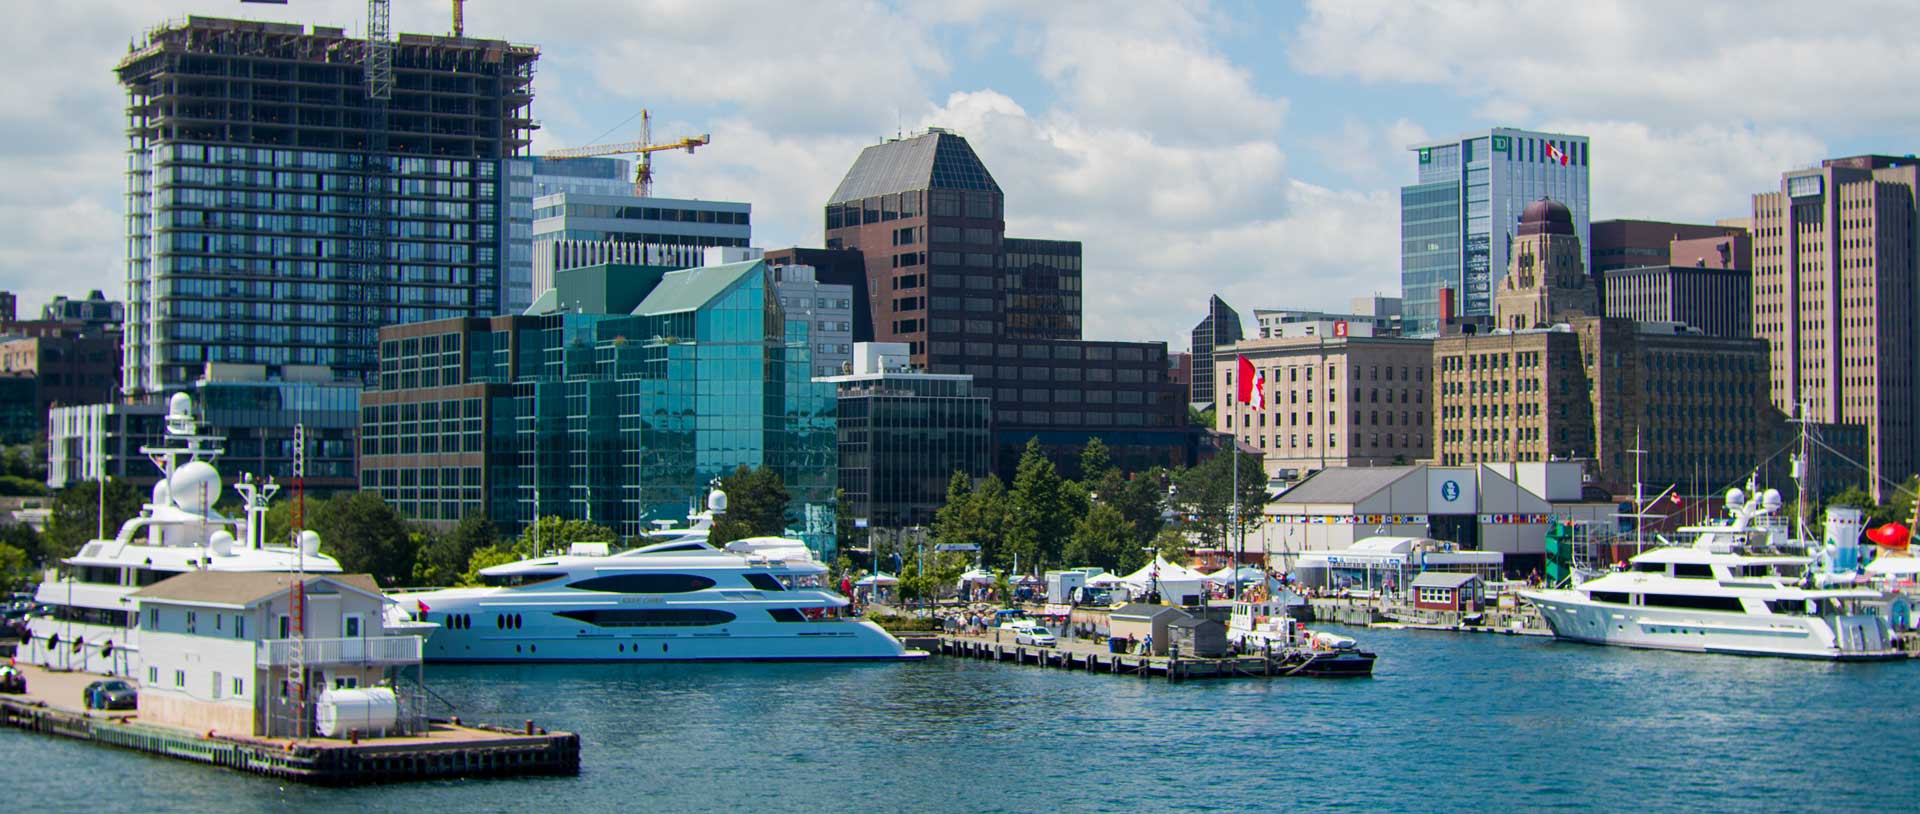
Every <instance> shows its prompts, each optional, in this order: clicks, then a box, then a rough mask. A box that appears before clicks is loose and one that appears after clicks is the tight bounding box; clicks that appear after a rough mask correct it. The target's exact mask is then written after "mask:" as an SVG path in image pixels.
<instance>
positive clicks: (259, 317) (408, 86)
mask: <svg viewBox="0 0 1920 814" xmlns="http://www.w3.org/2000/svg"><path fill="white" fill-rule="evenodd" d="M368 48H369V46H368V44H367V42H366V41H364V40H358V39H353V38H351V37H348V36H347V34H346V33H345V31H344V30H342V29H339V28H328V27H322V26H314V27H312V28H310V29H308V28H303V27H302V26H300V25H298V24H284V23H266V22H252V21H244V20H228V19H217V18H207V17H190V18H188V19H187V20H186V21H185V22H172V23H166V24H163V25H160V26H158V27H156V28H154V29H152V30H150V31H149V32H148V33H147V35H146V37H145V39H144V40H143V41H142V42H139V43H137V44H136V46H135V48H134V50H132V52H131V53H129V54H127V56H126V57H125V58H123V59H122V60H121V61H120V64H119V65H118V67H117V72H118V76H119V80H120V83H121V85H122V86H124V87H125V89H126V91H127V130H126V132H127V139H128V142H127V158H128V161H127V192H128V195H127V202H128V203H127V205H128V211H127V217H128V221H127V222H128V234H127V245H128V247H129V248H128V259H127V296H128V300H127V305H126V308H127V319H126V326H127V327H126V337H125V342H124V350H123V387H124V388H126V390H127V391H128V392H130V393H132V394H151V393H160V392H165V391H168V390H173V389H178V388H181V387H188V386H191V385H192V384H193V379H194V377H196V376H198V375H199V373H200V371H201V369H202V368H203V366H204V365H205V364H207V363H209V362H212V363H224V364H248V365H257V366H262V367H265V368H267V369H268V373H269V375H270V376H271V375H272V374H273V373H274V372H276V371H278V370H279V369H281V368H283V367H287V366H312V367H320V368H326V369H329V370H331V371H333V372H334V373H335V375H337V376H339V377H341V378H343V379H348V380H352V381H356V382H366V381H371V380H372V379H374V378H375V376H376V375H377V372H378V358H377V339H376V331H377V329H378V327H379V326H381V325H390V324H400V323H409V322H418V321H421V320H427V319H438V318H445V317H460V316H470V315H485V314H493V313H496V312H497V311H498V310H499V308H500V307H501V303H502V302H504V301H505V300H506V296H505V291H504V289H505V280H504V278H503V275H502V268H503V265H504V264H505V262H506V261H507V258H508V256H509V253H510V245H509V235H510V234H511V233H512V229H511V228H510V226H511V224H510V223H509V219H510V216H511V213H512V209H513V205H514V196H513V194H512V191H511V189H510V187H509V184H508V183H506V179H507V177H508V176H510V175H511V174H512V173H513V170H512V169H511V167H510V166H509V165H510V164H512V163H513V162H512V161H511V159H512V158H513V157H514V156H516V155H519V154H520V153H521V152H522V151H524V150H525V149H526V147H527V144H528V140H529V138H530V137H531V135H532V130H533V127H534V122H533V120H532V118H531V112H530V110H529V106H530V105H531V103H532V101H533V86H532V82H533V65H534V62H535V61H536V60H537V59H538V58H539V50H538V49H536V48H533V47H531V46H525V45H514V44H511V43H507V42H503V41H499V40H483V39H475V38H456V37H443V36H423V35H416V34H401V35H399V36H398V37H397V39H396V40H395V41H394V42H393V43H392V44H391V46H390V49H382V50H385V51H386V54H387V55H388V56H390V58H391V66H392V71H391V74H390V76H389V77H388V78H387V81H374V82H371V83H370V81H369V74H368V72H367V71H366V70H365V69H364V67H363V66H364V65H365V64H366V62H365V54H366V53H367V51H368ZM375 78H376V79H378V77H375ZM370 88H371V90H370Z"/></svg>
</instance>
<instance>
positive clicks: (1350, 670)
mask: <svg viewBox="0 0 1920 814" xmlns="http://www.w3.org/2000/svg"><path fill="white" fill-rule="evenodd" d="M913 644H914V646H924V647H926V648H927V649H929V650H932V651H933V652H937V653H939V654H940V655H943V656H957V657H960V658H971V659H978V660H982V661H996V662H1005V663H1012V664H1024V665H1029V666H1034V667H1051V668H1054V669H1057V670H1076V671H1081V672H1088V673H1106V674H1109V675H1124V676H1137V677H1140V678H1164V679H1166V680H1168V681H1189V680H1193V679H1207V678H1288V677H1296V676H1298V677H1311V678H1322V677H1335V676H1339V677H1349V676H1351V677H1364V676H1368V675H1371V674H1372V671H1373V664H1372V658H1371V656H1369V657H1367V658H1366V660H1365V664H1364V667H1365V670H1364V671H1356V668H1357V667H1359V666H1361V665H1358V664H1356V663H1355V657H1353V656H1352V655H1351V654H1342V653H1339V652H1337V651H1312V650H1289V651H1285V652H1277V653H1274V654H1273V655H1272V656H1267V655H1265V654H1249V655H1239V656H1227V657H1223V658H1199V657H1192V656H1180V657H1174V656H1145V655H1134V654H1130V653H1112V652H1108V651H1107V650H1106V649H1103V648H1097V647H1094V646H1092V645H1091V644H1089V643H1087V642H1085V641H1077V640H1067V641H1062V642H1060V643H1059V644H1058V645H1056V646H1053V647H1040V646H1037V645H1022V644H1013V643H1009V642H1005V641H996V640H995V639H994V638H993V637H992V636H991V635H987V636H971V635H954V634H949V633H943V634H939V635H938V636H937V637H929V638H926V639H920V638H916V639H914V640H913Z"/></svg>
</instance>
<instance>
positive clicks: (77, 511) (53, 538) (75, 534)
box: [45, 479, 143, 559]
mask: <svg viewBox="0 0 1920 814" xmlns="http://www.w3.org/2000/svg"><path fill="white" fill-rule="evenodd" d="M100 497H101V493H100V483H99V481H83V482H81V483H76V484H74V485H72V486H69V487H67V488H65V489H62V490H60V493H59V494H57V495H55V496H54V498H53V505H52V506H51V507H50V508H51V509H52V511H51V512H50V513H49V516H48V517H47V533H46V542H45V550H46V553H47V556H49V557H52V558H54V559H64V558H67V557H71V556H73V555H74V553H75V552H78V551H79V550H80V547H81V546H83V545H85V544H86V543H87V541H88V540H91V539H93V538H94V535H95V534H97V533H98V531H99V529H100V525H98V518H99V517H100V512H99V501H100ZM142 502H143V501H142V500H141V496H140V494H139V493H138V492H136V491H135V490H134V488H133V484H131V483H128V482H126V481H124V480H119V479H115V480H110V481H108V482H107V487H106V505H107V513H106V520H107V522H106V523H105V529H106V532H107V536H108V537H112V536H113V535H114V533H115V532H118V531H119V530H120V524H121V523H124V522H126V521H127V520H129V519H131V518H132V517H133V516H134V515H135V514H138V513H139V512H140V504H141V503H142Z"/></svg>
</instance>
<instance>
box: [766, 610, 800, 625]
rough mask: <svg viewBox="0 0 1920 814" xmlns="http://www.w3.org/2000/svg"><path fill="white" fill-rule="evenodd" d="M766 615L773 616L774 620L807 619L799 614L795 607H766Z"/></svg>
mask: <svg viewBox="0 0 1920 814" xmlns="http://www.w3.org/2000/svg"><path fill="white" fill-rule="evenodd" d="M767 615H768V616H771V617H773V621H775V622H805V621H807V617H805V616H803V615H801V613H800V611H799V610H798V609H795V608H768V609H767Z"/></svg>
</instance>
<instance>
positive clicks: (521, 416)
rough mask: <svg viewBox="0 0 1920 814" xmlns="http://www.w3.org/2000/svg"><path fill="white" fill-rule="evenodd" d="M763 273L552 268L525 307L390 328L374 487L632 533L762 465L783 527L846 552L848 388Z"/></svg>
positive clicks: (509, 525)
mask: <svg viewBox="0 0 1920 814" xmlns="http://www.w3.org/2000/svg"><path fill="white" fill-rule="evenodd" d="M786 316H787V315H786V314H785V312H784V311H783V310H782V309H781V307H780V302H779V298H778V297H777V296H775V295H774V293H773V291H772V283H771V275H770V272H769V271H768V267H767V265H766V264H765V263H764V262H763V261H757V260H756V261H753V262H747V263H733V264H728V265H721V266H707V267H703V268H694V269H685V270H680V271H674V270H670V269H667V268H664V267H653V266H625V265H599V266H590V267H587V268H581V269H572V270H567V271H561V272H558V273H556V274H555V287H554V288H553V289H550V290H548V291H546V292H544V293H543V294H542V295H541V296H540V297H539V298H538V299H537V300H536V301H535V303H534V305H533V307H532V308H530V309H529V310H528V312H527V313H526V314H524V315H520V316H508V317H494V318H490V319H450V320H438V321H434V322H424V323H418V324H413V325H401V326H395V327H391V328H385V329H382V330H381V337H380V339H381V341H380V365H381V370H380V385H379V388H378V389H377V390H369V391H368V392H366V393H365V394H363V395H362V397H361V471H360V477H361V485H362V488H363V489H367V490H370V491H375V492H377V493H379V494H380V495H381V496H382V497H383V498H385V499H387V500H388V501H389V502H391V503H393V504H394V505H395V506H397V507H398V508H399V509H400V510H401V511H402V512H404V513H406V514H408V515H409V516H412V517H415V518H419V519H422V520H428V521H439V522H443V523H450V522H453V521H457V520H458V519H459V518H460V517H461V516H463V515H465V514H467V513H471V512H484V513H485V514H486V515H487V516H488V517H489V518H490V519H492V520H493V521H494V522H495V523H496V524H499V525H500V526H502V527H503V528H506V529H514V530H517V529H519V528H521V527H523V526H525V525H526V524H527V523H529V522H531V521H532V520H533V518H534V517H535V516H546V515H554V516H561V517H568V518H577V519H583V520H591V521H593V522H595V523H600V524H602V525H606V526H608V527H609V528H612V529H614V530H615V531H617V532H619V533H620V534H622V535H623V536H632V535H638V534H642V533H645V531H646V530H647V529H648V528H649V524H650V523H651V522H652V521H656V520H671V521H682V520H684V519H685V518H686V515H687V513H688V510H689V508H690V507H691V506H693V505H695V504H696V503H697V502H698V501H700V500H702V499H704V497H705V495H706V491H707V484H708V482H709V481H711V480H712V479H713V478H715V477H718V476H721V475H725V474H729V473H731V472H732V471H733V470H734V469H735V468H737V467H739V466H741V465H746V466H749V467H761V466H764V467H767V468H770V469H772V470H773V471H775V472H777V473H779V474H780V476H781V477H782V478H783V479H784V480H785V481H786V486H787V491H788V493H789V495H790V496H791V498H792V500H791V502H790V503H789V504H788V528H789V529H790V530H793V531H794V532H796V533H797V535H798V536H801V537H802V538H803V539H806V540H807V542H808V543H809V544H810V545H812V546H813V547H814V548H815V550H816V551H817V552H819V553H820V554H821V555H822V556H825V557H831V556H833V555H834V553H835V545H834V539H833V533H834V525H835V524H834V512H833V506H834V488H835V486H836V479H837V452H836V426H837V424H836V420H835V411H836V408H837V394H836V390H835V387H834V385H833V384H831V383H827V382H815V381H813V379H812V378H811V369H812V368H811V363H812V360H811V356H810V352H809V349H808V342H807V323H806V321H805V320H802V319H796V320H789V319H787V318H786Z"/></svg>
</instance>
